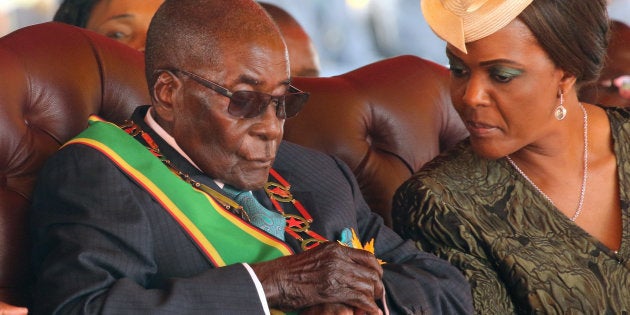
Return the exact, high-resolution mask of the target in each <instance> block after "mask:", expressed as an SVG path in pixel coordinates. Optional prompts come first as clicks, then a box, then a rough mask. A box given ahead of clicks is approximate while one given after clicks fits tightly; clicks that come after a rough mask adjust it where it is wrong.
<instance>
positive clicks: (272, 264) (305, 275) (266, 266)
mask: <svg viewBox="0 0 630 315" xmlns="http://www.w3.org/2000/svg"><path fill="white" fill-rule="evenodd" d="M251 267H252V268H253V269H254V272H255V273H256V276H257V277H258V279H259V280H260V282H261V283H262V286H263V288H264V291H265V295H266V297H267V302H268V304H269V307H271V308H275V309H281V310H296V309H302V314H382V311H381V310H380V308H379V307H378V305H377V303H376V301H377V300H379V299H381V298H382V297H383V293H384V290H385V289H384V286H383V282H382V280H381V279H382V276H383V269H382V268H381V266H380V265H379V263H378V261H377V259H376V257H375V256H374V255H373V254H371V253H369V252H367V251H364V250H361V249H354V248H350V247H345V246H341V245H339V244H337V243H336V242H328V243H324V244H321V245H320V246H318V247H316V248H313V249H311V250H308V251H305V252H302V253H299V254H295V255H291V256H285V257H281V258H278V259H275V260H272V261H267V262H262V263H258V264H253V265H251Z"/></svg>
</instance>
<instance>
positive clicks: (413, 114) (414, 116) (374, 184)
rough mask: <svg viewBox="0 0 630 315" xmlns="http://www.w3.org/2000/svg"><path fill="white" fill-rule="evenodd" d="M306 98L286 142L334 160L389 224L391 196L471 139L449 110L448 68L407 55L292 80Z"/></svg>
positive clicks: (290, 122)
mask: <svg viewBox="0 0 630 315" xmlns="http://www.w3.org/2000/svg"><path fill="white" fill-rule="evenodd" d="M293 84H294V85H295V86H297V87H298V88H300V89H302V90H304V91H308V92H310V93H311V97H310V98H309V101H308V103H307V104H306V106H305V107H304V109H303V110H302V112H300V114H298V115H297V116H296V117H294V118H291V119H288V120H287V121H286V123H285V132H284V138H285V139H287V140H289V141H292V142H295V143H299V144H302V145H304V146H307V147H311V148H314V149H317V150H320V151H324V152H327V153H330V154H333V155H336V156H338V157H339V158H341V159H342V160H343V161H345V162H346V163H347V164H348V165H349V166H350V168H351V169H352V171H353V172H354V174H355V175H356V177H357V180H358V182H359V186H360V188H361V191H362V193H363V196H364V197H365V199H366V200H367V202H368V204H369V205H370V207H371V209H372V211H374V212H376V213H378V214H380V215H381V216H382V217H383V219H384V220H385V223H386V224H388V225H390V226H391V203H392V197H393V195H394V192H395V190H396V189H397V188H398V186H400V185H401V184H402V183H403V181H404V180H406V179H407V178H409V176H411V174H413V173H414V172H415V171H417V170H419V169H420V167H421V166H422V165H424V164H425V163H426V162H428V161H429V160H431V159H432V158H433V157H435V156H436V155H437V154H439V153H440V152H442V151H443V150H445V149H448V148H450V147H451V146H453V145H454V144H455V143H457V142H458V141H460V140H461V139H463V138H464V137H466V136H467V135H468V132H467V131H466V129H465V127H464V125H463V123H462V121H461V119H460V118H459V116H458V115H457V113H456V112H455V110H454V109H453V106H452V103H451V99H450V92H449V73H448V69H446V68H445V67H443V66H441V65H438V64H436V63H433V62H431V61H428V60H424V59H421V58H419V57H415V56H410V55H405V56H398V57H393V58H390V59H385V60H381V61H377V62H375V63H372V64H369V65H366V66H364V67H361V68H359V69H356V70H354V71H351V72H348V73H345V74H342V75H339V76H335V77H329V78H294V80H293Z"/></svg>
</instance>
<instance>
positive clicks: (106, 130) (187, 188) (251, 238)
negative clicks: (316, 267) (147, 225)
mask: <svg viewBox="0 0 630 315" xmlns="http://www.w3.org/2000/svg"><path fill="white" fill-rule="evenodd" d="M89 123H90V126H89V127H88V128H87V129H86V130H85V131H83V132H82V133H81V134H79V135H78V136H77V137H75V138H74V139H72V140H70V141H69V142H68V143H66V144H65V145H73V144H82V145H87V146H90V147H92V148H94V149H97V150H99V151H100V152H102V153H103V154H104V155H106V156H107V157H108V158H109V159H111V160H112V161H113V162H114V163H115V164H116V165H117V166H118V167H119V168H120V170H122V171H123V172H124V173H125V174H127V176H129V178H131V179H133V180H134V181H135V182H136V183H137V184H138V185H140V186H141V187H143V188H144V189H145V190H146V191H147V192H149V193H150V194H151V195H152V196H153V198H154V199H155V200H156V201H157V202H158V203H160V204H161V205H162V207H163V208H164V209H165V210H166V211H167V212H168V213H169V214H170V215H171V216H172V217H173V218H174V219H175V220H176V221H177V222H178V223H179V224H180V225H181V226H182V228H183V229H184V230H185V231H186V232H187V233H188V234H189V235H190V236H191V237H192V239H193V240H194V241H195V242H196V243H197V246H198V247H199V248H200V249H201V251H202V252H203V253H204V254H205V255H206V256H207V257H208V258H209V260H210V261H211V262H212V264H214V265H215V266H216V267H222V266H226V265H230V264H234V263H241V262H246V263H256V262H262V261H267V260H272V259H275V258H278V257H281V256H285V255H291V254H292V253H293V252H292V250H291V249H290V248H289V247H288V245H286V244H285V243H284V242H282V241H280V240H278V239H276V238H275V237H273V236H270V235H268V234H266V233H264V232H262V231H260V230H258V229H257V228H255V227H253V226H251V225H250V224H248V223H246V222H244V221H243V220H241V219H240V218H238V217H237V216H236V215H234V214H232V213H231V212H229V211H227V210H225V209H224V208H223V207H221V206H220V205H219V204H218V203H217V202H216V201H215V200H214V199H212V198H211V197H210V196H208V195H207V194H205V193H203V192H202V191H200V190H197V189H195V188H194V187H192V186H191V185H189V184H188V183H186V182H184V181H183V180H181V179H180V178H179V177H177V176H176V175H175V174H173V173H172V172H171V171H170V170H169V169H168V168H167V167H166V166H165V165H164V164H163V163H162V161H160V159H159V158H157V157H156V156H154V155H153V154H152V153H151V152H149V150H148V149H147V148H146V147H145V146H143V145H142V144H141V143H140V142H138V141H137V140H135V139H134V138H133V137H131V136H130V135H128V134H127V133H126V132H124V131H123V130H121V129H120V128H119V127H118V126H116V125H114V124H112V123H109V122H106V121H103V120H102V119H100V118H98V117H97V116H91V117H90V121H89ZM237 249H238V250H237Z"/></svg>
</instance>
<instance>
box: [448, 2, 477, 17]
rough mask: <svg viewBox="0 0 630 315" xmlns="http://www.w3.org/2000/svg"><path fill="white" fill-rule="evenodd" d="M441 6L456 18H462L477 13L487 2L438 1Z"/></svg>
mask: <svg viewBox="0 0 630 315" xmlns="http://www.w3.org/2000/svg"><path fill="white" fill-rule="evenodd" d="M440 2H441V3H442V6H444V8H446V9H447V10H449V11H451V13H453V14H455V15H457V16H460V17H461V16H463V15H466V14H470V13H472V12H475V11H477V10H478V9H479V8H481V7H482V6H483V5H484V4H485V3H486V2H488V0H440Z"/></svg>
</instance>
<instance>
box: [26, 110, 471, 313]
mask: <svg viewBox="0 0 630 315" xmlns="http://www.w3.org/2000/svg"><path fill="white" fill-rule="evenodd" d="M145 111H146V107H145V108H142V109H140V110H139V111H137V112H136V113H135V114H134V121H136V123H138V124H139V125H141V126H142V128H143V130H145V131H147V132H149V133H150V134H151V135H152V137H153V138H154V139H155V140H156V142H157V143H158V146H159V147H160V150H161V151H162V153H163V154H164V155H165V156H166V157H167V158H169V159H170V160H171V161H172V162H174V163H175V164H176V165H177V166H178V168H179V169H181V170H183V171H184V172H187V173H188V174H190V175H192V176H193V177H194V178H195V179H196V180H198V181H201V182H203V183H205V184H207V185H210V186H213V187H216V185H215V183H214V182H213V181H212V179H210V178H208V177H207V176H205V175H204V174H202V173H201V172H199V171H198V170H197V169H196V168H194V167H193V166H192V165H191V164H189V163H188V162H187V161H186V160H185V159H184V158H183V157H181V156H180V155H179V154H177V153H176V151H174V150H173V149H172V148H171V147H170V146H168V145H167V144H166V143H165V142H164V141H161V139H160V138H159V137H158V136H157V135H156V134H155V133H153V132H152V130H150V129H149V127H148V126H146V124H145V123H144V121H143V119H142V118H143V117H144V112H145ZM274 168H275V169H276V170H277V171H278V172H279V173H280V174H281V175H282V176H283V177H284V178H285V179H286V180H287V181H288V182H289V183H291V185H292V189H291V191H292V193H293V194H294V196H295V198H296V199H298V200H300V201H301V202H302V203H303V204H304V206H305V207H306V208H307V209H308V211H309V213H310V214H311V215H312V216H313V218H314V223H313V224H312V230H314V231H316V232H318V233H319V234H321V235H322V236H324V237H326V238H327V239H329V240H337V239H339V233H340V231H341V230H342V229H343V228H347V227H352V228H354V229H355V230H356V231H357V233H358V234H359V235H360V237H361V238H362V241H363V242H365V241H367V240H369V239H370V238H375V239H376V241H375V245H376V255H377V257H379V258H381V259H384V260H385V261H388V262H389V263H388V264H386V265H384V269H385V274H384V282H385V284H386V287H387V296H388V303H389V305H390V308H391V309H392V311H393V313H422V312H426V313H427V314H459V313H471V312H472V302H471V298H470V293H469V286H468V284H467V283H466V280H465V279H464V278H463V276H462V275H461V273H460V272H459V271H458V270H456V269H455V268H453V267H451V266H450V265H449V264H448V263H447V262H445V261H443V260H439V259H437V258H436V257H435V256H433V255H431V254H427V253H422V252H419V251H418V250H417V249H416V248H415V246H414V245H413V244H412V243H411V242H405V241H403V240H401V238H400V237H399V236H397V235H396V234H395V233H394V232H392V230H390V229H389V228H387V227H385V226H384V225H383V222H382V220H381V218H380V217H379V216H377V215H375V214H373V213H372V212H371V211H370V209H369V208H368V207H367V205H366V203H365V202H364V200H363V198H362V195H361V192H360V191H359V187H358V186H357V183H356V181H355V179H354V177H353V175H352V173H351V172H350V171H349V169H348V168H347V167H346V166H345V165H344V164H343V163H342V162H341V161H340V160H338V159H336V158H333V157H331V156H328V155H324V154H322V153H318V152H315V151H311V150H308V149H305V148H303V147H300V146H298V145H295V144H290V143H286V142H283V143H282V145H281V146H280V149H279V153H278V156H277V159H276V161H275V163H274ZM39 178H40V181H39V183H38V185H37V188H36V190H35V193H34V200H33V206H32V229H33V236H34V239H33V241H34V255H33V257H34V258H33V259H34V262H33V263H34V266H35V268H36V272H37V279H36V282H35V287H34V297H33V298H34V303H33V306H32V311H33V313H35V314H40V313H44V314H50V313H59V314H74V313H90V314H93V313H103V314H141V313H151V314H210V313H217V314H262V313H263V308H262V305H261V304H260V300H259V298H258V295H257V292H256V289H255V287H254V283H253V281H252V279H251V277H250V275H249V274H248V272H247V271H246V269H245V268H244V266H243V265H241V264H236V265H230V266H227V267H222V268H213V267H212V265H211V264H210V262H209V260H208V259H207V258H206V257H205V256H204V255H203V254H202V253H201V252H200V251H199V249H198V248H197V247H196V245H195V243H194V242H192V241H191V240H190V239H189V237H188V235H187V234H186V233H185V232H184V231H183V230H182V228H181V227H180V226H179V225H178V224H177V223H176V222H175V220H174V219H173V218H172V217H171V216H170V215H169V214H168V213H167V212H166V211H165V210H164V209H163V208H161V207H160V205H159V204H157V203H156V202H155V201H154V200H153V199H152V198H151V197H150V196H149V195H148V194H147V193H146V192H145V191H144V190H143V189H142V188H140V187H139V186H138V185H136V183H135V182H134V181H132V180H130V179H129V178H128V177H127V176H126V175H125V174H123V173H122V172H121V171H120V170H119V169H118V168H117V167H116V166H115V165H114V164H113V163H112V162H111V161H110V160H109V159H108V158H106V157H105V156H104V155H102V154H101V153H100V152H98V151H96V150H94V149H92V148H89V147H87V146H82V145H71V146H68V147H66V148H64V149H62V150H60V151H59V152H58V153H57V154H55V155H54V156H53V157H52V158H51V159H50V160H49V161H48V163H47V165H46V166H45V168H44V169H43V171H42V173H41V175H40V177H39ZM216 188H217V189H218V187H216ZM255 194H256V195H257V198H259V199H260V200H261V202H263V204H264V203H267V206H268V207H269V208H270V209H273V208H272V207H271V204H270V201H269V199H268V197H266V196H265V195H264V193H263V194H261V193H260V192H256V193H255ZM261 195H262V196H261ZM286 210H287V211H292V210H291V209H286ZM222 237H227V236H226V235H222ZM286 240H287V243H289V244H290V246H291V247H292V248H293V249H294V250H295V251H296V252H300V251H301V249H300V246H299V243H298V242H297V241H296V240H295V239H293V238H292V237H290V236H289V235H286ZM234 250H238V249H237V248H235V249H234Z"/></svg>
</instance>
